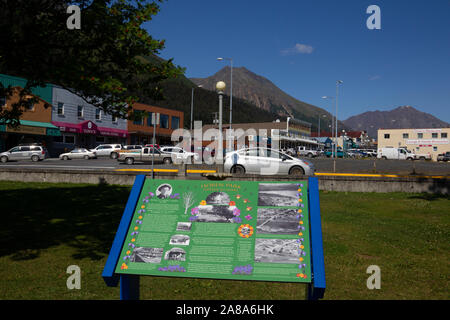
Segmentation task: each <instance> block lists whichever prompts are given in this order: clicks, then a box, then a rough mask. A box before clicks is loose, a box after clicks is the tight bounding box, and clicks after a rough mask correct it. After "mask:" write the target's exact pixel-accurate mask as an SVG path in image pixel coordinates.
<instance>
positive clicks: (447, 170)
mask: <svg viewBox="0 0 450 320" xmlns="http://www.w3.org/2000/svg"><path fill="white" fill-rule="evenodd" d="M307 161H311V162H312V163H314V165H315V166H316V170H317V172H333V166H334V164H333V159H329V158H314V159H307ZM4 167H11V168H12V167H16V168H47V169H58V168H59V169H62V168H64V169H71V170H80V169H82V170H99V169H109V170H117V169H150V168H151V165H150V164H149V163H145V164H143V163H142V164H139V163H136V164H134V165H126V164H122V163H119V162H118V161H117V160H112V159H109V158H99V159H92V160H68V161H63V160H59V159H46V160H44V161H39V162H36V163H34V162H31V161H17V162H8V163H5V164H3V163H2V164H0V168H4ZM155 168H159V169H161V168H163V169H174V168H176V167H175V166H173V165H170V166H169V165H161V164H159V165H155ZM205 169H206V168H205ZM211 169H213V168H212V167H211ZM414 170H415V172H416V174H420V175H450V162H446V163H444V162H430V161H407V160H377V159H336V172H337V173H391V174H402V175H409V174H412V173H413V171H414Z"/></svg>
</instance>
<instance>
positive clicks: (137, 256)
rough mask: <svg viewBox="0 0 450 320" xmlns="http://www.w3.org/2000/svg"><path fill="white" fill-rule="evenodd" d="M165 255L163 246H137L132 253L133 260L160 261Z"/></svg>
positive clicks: (131, 259)
mask: <svg viewBox="0 0 450 320" xmlns="http://www.w3.org/2000/svg"><path fill="white" fill-rule="evenodd" d="M162 255H163V248H144V247H137V248H135V249H134V251H133V253H132V254H131V257H130V261H131V262H144V263H160V262H161V259H162Z"/></svg>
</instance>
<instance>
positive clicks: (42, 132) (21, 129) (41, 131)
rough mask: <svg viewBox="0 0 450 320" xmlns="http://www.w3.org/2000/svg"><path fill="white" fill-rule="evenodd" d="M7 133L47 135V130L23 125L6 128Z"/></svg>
mask: <svg viewBox="0 0 450 320" xmlns="http://www.w3.org/2000/svg"><path fill="white" fill-rule="evenodd" d="M6 132H12V133H26V134H36V135H43V136H45V135H46V128H43V127H33V126H24V125H21V126H19V127H17V128H11V127H8V126H6Z"/></svg>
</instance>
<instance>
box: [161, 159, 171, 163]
mask: <svg viewBox="0 0 450 320" xmlns="http://www.w3.org/2000/svg"><path fill="white" fill-rule="evenodd" d="M163 162H164V164H172V159H170V158H164V160H163Z"/></svg>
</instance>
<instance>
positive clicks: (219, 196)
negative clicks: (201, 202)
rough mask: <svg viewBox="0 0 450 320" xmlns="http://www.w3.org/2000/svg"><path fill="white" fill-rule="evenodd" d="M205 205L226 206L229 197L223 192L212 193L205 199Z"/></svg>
mask: <svg viewBox="0 0 450 320" xmlns="http://www.w3.org/2000/svg"><path fill="white" fill-rule="evenodd" d="M206 203H207V204H217V205H220V204H222V205H228V204H229V203H230V196H229V195H228V194H227V193H225V192H213V193H210V194H209V195H208V196H207V197H206Z"/></svg>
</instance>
